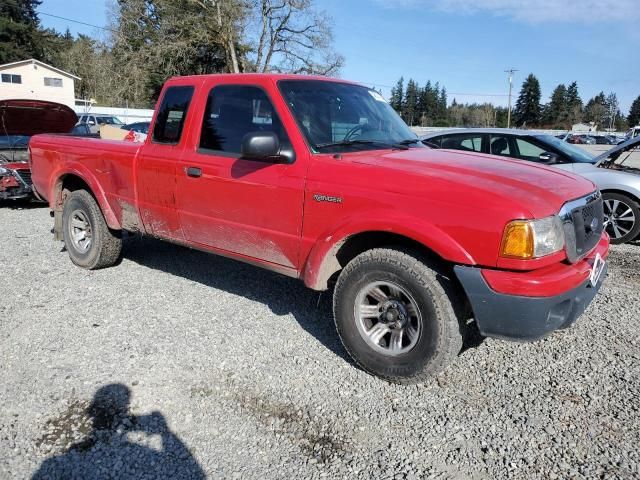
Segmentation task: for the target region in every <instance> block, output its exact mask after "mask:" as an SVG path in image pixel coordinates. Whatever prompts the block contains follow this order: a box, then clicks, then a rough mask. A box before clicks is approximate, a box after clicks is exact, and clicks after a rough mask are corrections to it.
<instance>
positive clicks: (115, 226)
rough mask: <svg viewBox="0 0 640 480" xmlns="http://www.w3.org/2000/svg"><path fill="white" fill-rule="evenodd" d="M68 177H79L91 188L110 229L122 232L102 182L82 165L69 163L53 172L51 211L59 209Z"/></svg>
mask: <svg viewBox="0 0 640 480" xmlns="http://www.w3.org/2000/svg"><path fill="white" fill-rule="evenodd" d="M67 175H73V176H75V177H78V178H79V179H81V180H82V181H83V182H84V183H86V184H87V185H88V186H89V189H90V192H89V193H91V194H92V195H93V196H94V198H95V199H96V201H97V202H98V206H99V207H100V210H102V214H103V215H104V219H105V221H106V222H107V225H108V226H109V228H111V229H112V230H121V229H122V224H121V223H120V220H119V219H118V217H117V216H116V214H115V212H114V211H113V208H111V205H110V204H109V201H108V200H107V196H106V195H105V193H104V190H103V189H102V187H101V186H100V182H99V181H98V180H97V179H96V177H95V175H94V174H93V173H92V172H91V170H90V169H89V168H87V167H86V166H84V165H82V164H81V163H77V162H74V163H72V164H68V163H67V164H65V166H64V167H63V168H61V169H59V170H56V171H54V172H53V174H52V176H51V177H52V178H54V179H55V180H54V181H53V182H52V184H51V186H50V192H49V199H50V200H49V206H50V207H51V209H53V210H54V211H56V207H58V203H59V202H60V194H61V193H62V183H63V181H64V178H65V177H66V176H67Z"/></svg>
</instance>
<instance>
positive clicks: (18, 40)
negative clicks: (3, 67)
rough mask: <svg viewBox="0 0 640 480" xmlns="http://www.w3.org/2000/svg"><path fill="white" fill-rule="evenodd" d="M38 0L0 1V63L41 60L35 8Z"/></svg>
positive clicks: (40, 41)
mask: <svg viewBox="0 0 640 480" xmlns="http://www.w3.org/2000/svg"><path fill="white" fill-rule="evenodd" d="M40 3H42V2H41V1H40V0H10V1H0V63H9V62H16V61H19V60H26V59H28V58H36V59H38V60H43V58H42V53H43V42H42V35H41V32H40V25H39V22H38V14H37V13H36V8H37V7H38V6H39V5H40Z"/></svg>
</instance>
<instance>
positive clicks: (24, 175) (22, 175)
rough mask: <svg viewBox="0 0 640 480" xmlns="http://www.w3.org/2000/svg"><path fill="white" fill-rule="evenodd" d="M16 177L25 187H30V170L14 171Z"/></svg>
mask: <svg viewBox="0 0 640 480" xmlns="http://www.w3.org/2000/svg"><path fill="white" fill-rule="evenodd" d="M15 173H16V176H17V177H18V179H19V180H21V181H22V183H24V185H25V186H26V187H31V185H32V184H33V182H32V181H31V170H15Z"/></svg>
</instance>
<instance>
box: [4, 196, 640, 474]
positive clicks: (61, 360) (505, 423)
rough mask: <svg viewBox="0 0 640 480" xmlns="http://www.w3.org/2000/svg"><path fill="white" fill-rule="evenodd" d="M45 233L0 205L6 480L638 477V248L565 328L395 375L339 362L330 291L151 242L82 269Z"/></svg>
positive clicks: (621, 252)
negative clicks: (429, 371)
mask: <svg viewBox="0 0 640 480" xmlns="http://www.w3.org/2000/svg"><path fill="white" fill-rule="evenodd" d="M51 226H52V221H51V219H50V218H49V215H48V210H47V209H46V208H34V207H31V208H25V209H15V208H8V207H7V206H6V205H5V206H3V207H2V208H0V239H1V240H2V248H1V249H0V260H1V261H2V270H1V271H0V272H1V273H0V280H1V282H2V290H1V293H0V366H1V369H0V477H1V478H7V479H9V478H11V479H14V478H28V477H30V476H31V475H33V474H34V473H35V472H38V473H37V474H36V478H47V477H46V475H48V474H52V475H54V476H53V477H52V478H58V477H60V478H67V477H65V476H64V475H65V472H68V469H69V468H74V469H75V470H76V472H79V477H78V478H81V477H82V478H92V477H95V476H100V475H102V474H104V476H105V478H109V475H112V476H113V478H147V477H148V478H159V477H162V476H165V477H166V478H203V477H204V476H206V477H208V478H214V479H215V478H231V479H234V478H242V479H252V478H255V479H264V478H282V479H291V478H295V477H298V478H376V479H383V478H389V479H391V478H394V479H395V478H407V479H417V478H438V479H449V478H450V479H493V478H527V479H529V478H545V479H546V478H549V479H553V478H569V477H572V478H573V477H585V478H637V477H638V476H639V475H640V458H639V454H638V449H637V447H638V445H640V416H639V412H638V410H639V408H640V396H639V393H640V340H639V339H638V320H639V317H640V315H639V314H640V295H639V292H640V275H638V272H639V271H640V244H635V245H626V246H621V247H617V248H614V250H613V253H612V257H611V268H610V275H609V278H608V280H607V282H606V283H605V287H604V288H603V290H602V293H601V295H599V297H597V301H596V302H595V303H594V304H593V305H592V306H591V307H590V308H589V309H588V311H587V312H586V314H585V315H584V316H583V317H582V318H581V321H580V322H579V323H578V324H577V325H576V326H575V327H574V328H572V329H571V330H569V331H565V332H560V333H557V334H555V335H553V336H552V337H550V338H548V339H546V340H544V341H540V342H537V343H534V344H515V343H509V342H503V341H497V340H492V339H488V340H486V341H485V342H484V343H482V344H481V345H479V346H476V347H472V348H469V349H468V350H466V351H465V352H463V353H462V354H461V356H460V357H459V359H458V361H457V363H456V364H454V365H453V366H451V367H450V368H449V369H448V370H446V371H445V372H444V373H443V374H442V375H441V376H439V377H438V378H437V379H436V380H434V381H433V382H432V383H429V384H426V385H421V386H411V387H403V386H397V385H389V384H387V383H385V382H383V381H381V380H378V379H376V378H373V377H371V376H369V375H367V374H365V373H364V372H362V371H361V370H359V369H358V368H356V367H355V366H354V365H353V364H351V363H350V361H349V360H348V359H347V358H346V357H345V354H344V352H343V350H342V348H341V346H340V343H339V340H338V338H337V336H336V333H335V331H334V327H333V324H332V321H331V319H330V302H329V297H328V295H323V296H322V297H320V299H319V298H318V295H317V294H316V293H314V292H312V291H309V290H306V289H305V288H304V286H303V285H302V284H301V283H298V282H297V281H295V280H292V279H288V278H285V277H281V276H278V275H276V274H272V273H269V272H265V271H262V270H258V269H255V268H252V267H249V266H246V265H243V264H240V263H236V262H232V261H230V260H226V259H222V258H217V257H215V256H209V255H206V254H203V253H199V252H195V251H190V250H187V249H184V248H181V247H176V246H172V245H168V244H163V243H160V242H157V241H154V240H151V239H142V238H131V239H129V240H128V241H127V242H126V247H125V252H124V259H123V261H122V263H121V264H120V265H119V266H117V267H115V268H110V269H107V270H102V271H98V272H88V271H84V270H81V269H79V268H77V267H74V266H73V265H72V264H71V262H70V260H69V259H68V257H67V254H66V252H64V251H62V244H61V243H57V242H54V241H52V236H51V234H50V228H51ZM97 392H98V393H97ZM96 393H97V394H96ZM129 396H130V397H129ZM72 445H73V446H74V448H72V449H70V448H69V447H71V446H72ZM69 450H70V451H69ZM107 472H109V474H107ZM141 472H146V475H147V477H145V476H144V475H142V474H141ZM55 475H58V477H56V476H55ZM294 476H295V477H294Z"/></svg>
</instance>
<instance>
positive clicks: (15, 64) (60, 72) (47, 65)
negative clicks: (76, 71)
mask: <svg viewBox="0 0 640 480" xmlns="http://www.w3.org/2000/svg"><path fill="white" fill-rule="evenodd" d="M29 63H31V64H34V65H40V66H41V67H45V68H48V69H49V70H53V71H54V72H58V73H59V74H60V75H64V76H65V77H69V78H73V79H75V80H81V78H80V77H76V76H75V75H72V74H71V73H69V72H65V71H64V70H60V69H59V68H56V67H53V66H51V65H49V64H47V63H44V62H41V61H40V60H36V59H35V58H30V59H28V60H20V61H19V62H11V63H5V64H4V65H0V70H4V69H5V68H9V67H17V66H19V65H27V64H29Z"/></svg>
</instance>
